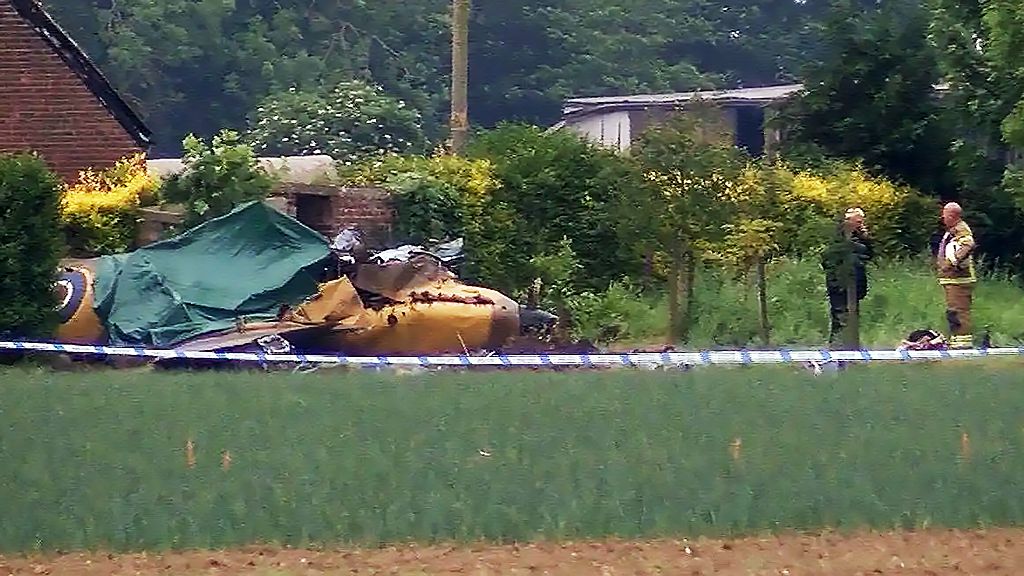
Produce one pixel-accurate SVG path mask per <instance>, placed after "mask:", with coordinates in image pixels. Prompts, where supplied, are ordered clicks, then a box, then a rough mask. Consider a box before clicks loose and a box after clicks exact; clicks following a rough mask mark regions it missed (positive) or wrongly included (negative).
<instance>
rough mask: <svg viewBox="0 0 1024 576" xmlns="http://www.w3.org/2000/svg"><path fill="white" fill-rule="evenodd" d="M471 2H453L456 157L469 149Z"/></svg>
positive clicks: (453, 118) (454, 142) (455, 0)
mask: <svg viewBox="0 0 1024 576" xmlns="http://www.w3.org/2000/svg"><path fill="white" fill-rule="evenodd" d="M469 2H470V0H452V111H451V120H450V128H451V133H452V136H451V137H452V153H454V154H458V153H460V152H461V151H462V149H463V147H464V146H465V145H466V139H467V137H468V133H469V111H468V105H467V101H466V92H467V86H468V83H469Z"/></svg>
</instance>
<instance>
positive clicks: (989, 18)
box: [930, 0, 1024, 272]
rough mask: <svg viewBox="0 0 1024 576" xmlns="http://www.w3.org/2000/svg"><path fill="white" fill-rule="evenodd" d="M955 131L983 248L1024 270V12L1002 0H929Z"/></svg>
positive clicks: (963, 193)
mask: <svg viewBox="0 0 1024 576" xmlns="http://www.w3.org/2000/svg"><path fill="white" fill-rule="evenodd" d="M930 6H931V8H932V11H933V22H932V34H933V36H934V38H935V41H936V44H937V45H938V46H939V47H940V48H941V53H942V58H941V62H942V65H943V72H944V77H945V80H946V82H947V83H948V84H949V87H950V91H949V94H948V96H947V97H946V101H947V105H948V109H949V115H950V118H951V120H952V122H953V125H954V127H955V129H956V134H957V138H956V139H955V140H954V142H953V147H952V150H953V162H952V164H953V167H954V170H955V175H956V178H957V184H958V190H957V194H956V197H958V198H959V199H960V200H961V201H962V202H963V204H964V209H965V212H966V217H967V218H968V219H970V220H971V221H972V225H973V226H974V227H975V234H976V235H977V236H978V238H979V240H980V242H979V243H980V245H981V250H982V251H983V252H984V253H985V254H987V255H988V256H989V257H990V258H991V259H993V260H995V261H998V262H1000V263H1002V264H1005V265H1008V266H1011V267H1012V268H1013V269H1015V270H1017V271H1018V272H1019V271H1021V270H1024V242H1022V241H1021V238H1024V179H1022V178H1021V173H1020V168H1019V166H1020V151H1021V150H1024V130H1022V129H1024V112H1022V111H1024V104H1022V101H1024V81H1022V80H1024V64H1022V63H1021V60H1020V49H1021V46H1022V43H1024V31H1022V29H1021V23H1022V21H1024V11H1022V8H1021V6H1020V5H1019V4H1018V3H1015V2H1006V1H1002V0H957V1H952V0H931V2H930Z"/></svg>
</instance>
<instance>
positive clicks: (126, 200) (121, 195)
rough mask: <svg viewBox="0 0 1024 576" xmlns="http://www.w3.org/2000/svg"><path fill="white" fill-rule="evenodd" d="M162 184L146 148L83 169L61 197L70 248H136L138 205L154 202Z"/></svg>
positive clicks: (80, 253) (80, 251)
mask: <svg viewBox="0 0 1024 576" xmlns="http://www.w3.org/2000/svg"><path fill="white" fill-rule="evenodd" d="M158 189H159V182H158V180H157V179H156V178H155V177H153V176H152V175H150V174H148V173H147V171H146V159H145V156H143V155H141V154H137V155H134V156H131V157H128V158H123V159H121V160H120V161H118V162H117V163H116V164H115V165H114V166H112V167H110V168H107V169H106V170H102V171H98V170H86V171H85V172H83V173H82V174H80V175H79V178H78V181H77V182H75V183H74V184H73V185H71V186H69V187H68V188H67V190H65V191H64V194H63V198H62V203H61V220H62V222H63V226H64V238H65V240H66V242H67V247H68V250H69V254H70V255H71V256H75V257H89V256H97V255H101V254H113V253H117V252H125V251H127V250H129V249H131V248H132V247H133V246H134V244H135V240H136V236H137V233H138V219H139V215H138V209H139V207H140V206H144V205H146V204H149V203H152V202H154V201H155V200H156V196H157V192H158Z"/></svg>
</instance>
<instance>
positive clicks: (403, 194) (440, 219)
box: [341, 154, 521, 289]
mask: <svg viewBox="0 0 1024 576" xmlns="http://www.w3.org/2000/svg"><path fill="white" fill-rule="evenodd" d="M341 177H342V179H343V181H344V182H346V183H348V184H351V185H378V186H382V187H384V188H385V189H387V190H389V191H390V192H391V193H392V194H393V196H392V198H393V202H394V207H395V227H396V230H395V231H396V233H397V234H398V235H399V236H401V237H402V238H403V239H404V240H405V241H408V242H414V243H431V242H435V241H446V240H451V239H454V238H457V237H462V238H463V241H464V243H465V251H466V256H467V258H466V266H465V267H463V269H462V270H461V272H462V275H463V277H464V278H465V279H467V280H471V281H482V282H486V283H488V284H490V285H493V286H496V287H499V288H502V289H511V288H513V287H514V280H515V279H516V278H517V273H516V269H517V265H518V264H520V263H521V258H519V257H517V254H516V252H515V250H516V247H517V246H516V222H517V216H516V214H515V213H514V209H513V208H512V207H511V206H509V205H508V204H506V203H504V202H502V201H501V200H500V199H499V198H498V197H497V195H496V194H495V193H496V191H497V189H498V188H499V186H500V182H498V180H497V179H496V178H495V176H494V169H493V166H492V165H491V163H490V162H489V161H487V160H483V159H475V160H471V159H465V158H461V157H457V156H451V155H446V154H435V155H432V156H426V157H424V156H399V155H389V156H386V157H384V158H377V159H370V160H366V161H363V162H362V163H360V164H357V165H355V166H353V167H351V168H348V169H344V170H342V172H341Z"/></svg>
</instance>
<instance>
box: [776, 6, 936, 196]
mask: <svg viewBox="0 0 1024 576" xmlns="http://www.w3.org/2000/svg"><path fill="white" fill-rule="evenodd" d="M927 26H928V14H927V12H926V11H925V9H924V8H921V7H920V6H918V5H917V4H916V3H915V2H909V1H905V0H898V1H896V2H884V3H882V4H881V7H879V8H875V9H872V10H865V8H864V7H863V6H857V5H856V4H854V3H853V2H852V1H850V0H835V1H834V2H833V3H832V14H831V16H830V17H829V19H828V20H827V22H826V24H825V26H824V34H823V36H824V38H825V39H826V40H825V50H824V54H823V57H822V59H821V60H820V61H819V62H817V63H814V64H812V65H810V66H808V67H807V69H806V73H805V86H806V93H805V94H804V95H802V96H798V97H797V98H796V99H795V100H794V101H793V102H792V105H791V106H790V107H789V108H788V109H787V110H786V111H785V112H784V113H783V115H782V118H781V120H782V123H783V126H784V127H785V132H786V135H785V137H784V150H785V153H786V154H801V153H804V154H806V153H808V150H809V151H810V153H811V154H812V155H814V154H822V155H827V156H833V157H840V158H845V159H849V160H859V161H862V162H863V164H864V165H865V166H866V167H867V168H869V169H871V170H873V171H874V172H876V173H877V174H880V175H884V176H886V177H888V178H890V179H892V180H897V181H902V182H906V183H908V184H910V185H912V186H914V187H917V188H919V189H922V190H927V191H929V192H932V193H944V192H947V191H948V189H949V186H950V182H949V171H948V170H947V166H948V164H949V143H950V137H949V133H948V131H947V130H946V126H945V124H944V123H943V122H942V115H941V109H940V105H939V103H938V99H937V98H936V94H935V89H934V85H935V84H936V82H938V80H939V78H940V75H939V68H938V62H937V57H936V53H935V50H934V48H933V47H932V45H931V44H930V43H929V41H928V37H927V36H928V29H927Z"/></svg>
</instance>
